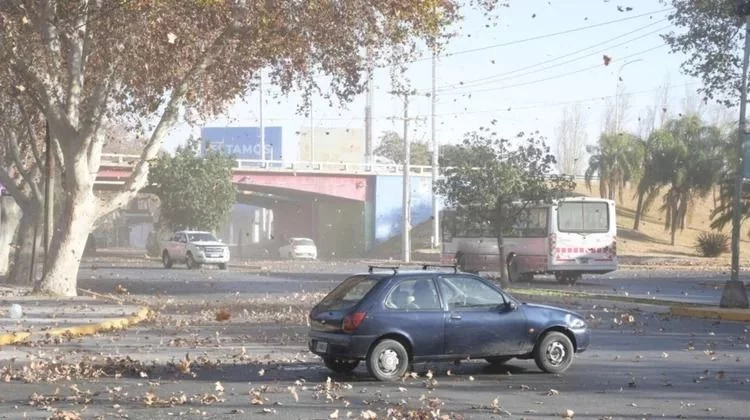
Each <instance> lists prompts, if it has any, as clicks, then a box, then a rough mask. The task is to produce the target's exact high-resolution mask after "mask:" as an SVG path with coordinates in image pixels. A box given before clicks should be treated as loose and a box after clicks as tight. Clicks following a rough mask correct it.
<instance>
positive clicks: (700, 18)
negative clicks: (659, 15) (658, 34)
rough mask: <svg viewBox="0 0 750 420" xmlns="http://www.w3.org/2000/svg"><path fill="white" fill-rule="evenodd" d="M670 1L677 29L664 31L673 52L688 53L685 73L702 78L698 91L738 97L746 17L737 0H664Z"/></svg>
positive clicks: (727, 99)
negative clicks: (738, 12)
mask: <svg viewBox="0 0 750 420" xmlns="http://www.w3.org/2000/svg"><path fill="white" fill-rule="evenodd" d="M661 1H662V3H671V4H672V6H673V7H674V11H673V12H671V13H670V15H669V20H670V22H671V23H672V24H673V25H674V26H676V27H677V30H675V31H671V32H670V33H668V34H665V35H663V37H664V40H665V41H666V42H667V44H669V46H670V48H671V49H672V52H675V53H681V54H686V55H687V59H686V60H685V62H683V63H682V71H683V73H685V74H688V75H690V76H693V77H696V78H699V79H701V81H702V82H703V86H702V87H701V88H699V89H698V91H699V92H700V93H701V94H702V95H704V97H706V98H708V99H715V100H717V101H719V102H721V103H723V104H726V105H734V104H736V103H737V102H738V100H739V93H740V87H741V85H742V45H743V44H744V39H745V37H744V33H742V31H740V28H741V27H742V25H744V23H745V19H744V18H743V17H740V16H737V14H736V13H735V5H736V1H735V0H700V1H696V0H671V1H669V0H661Z"/></svg>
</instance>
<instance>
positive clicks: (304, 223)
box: [96, 154, 432, 257]
mask: <svg viewBox="0 0 750 420" xmlns="http://www.w3.org/2000/svg"><path fill="white" fill-rule="evenodd" d="M139 159H140V156H135V155H117V154H103V155H102V163H101V166H100V170H99V174H98V176H97V183H96V187H97V188H98V189H102V190H106V189H114V188H118V187H119V186H120V185H122V184H124V182H125V181H126V180H127V178H128V177H129V176H130V174H131V170H132V168H133V166H134V164H135V162H137V161H138V160H139ZM411 172H412V181H411V182H412V196H413V197H414V199H413V201H412V224H413V225H416V224H418V223H421V222H423V221H425V220H427V219H429V217H430V216H431V214H432V206H431V191H432V178H431V177H432V168H431V167H429V166H418V165H412V167H411ZM402 174H403V166H402V165H395V164H363V163H346V162H283V161H259V160H238V161H237V165H236V167H235V168H233V170H232V181H233V183H234V184H235V185H236V186H237V189H238V196H237V202H238V203H242V204H249V205H253V206H258V207H263V208H267V209H272V210H273V212H274V235H275V236H276V237H277V238H283V237H290V236H307V237H310V238H313V239H314V240H315V241H316V243H317V244H318V246H319V254H320V255H321V256H326V255H336V256H340V257H348V256H359V255H362V254H364V253H365V252H366V251H367V250H369V249H370V248H371V247H372V246H374V245H375V244H377V243H378V242H381V241H384V240H387V239H389V238H390V237H393V236H395V235H398V234H400V232H401V218H400V214H401V191H402V187H401V185H402V183H403V176H402ZM240 237H242V234H240Z"/></svg>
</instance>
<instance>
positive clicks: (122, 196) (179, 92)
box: [97, 25, 237, 218]
mask: <svg viewBox="0 0 750 420" xmlns="http://www.w3.org/2000/svg"><path fill="white" fill-rule="evenodd" d="M236 30H237V28H236V27H235V26H234V25H230V27H228V28H227V29H226V30H224V31H223V32H222V33H221V34H220V35H219V36H218V37H217V38H216V40H214V42H212V43H211V45H209V46H208V47H207V48H206V50H205V53H204V55H203V57H202V58H201V59H200V60H198V61H196V63H195V64H194V65H193V67H192V68H191V69H190V70H189V71H188V73H187V74H186V75H185V77H183V79H182V81H181V82H180V84H179V85H177V86H176V87H175V88H174V90H173V91H172V95H171V98H170V99H169V102H168V103H167V106H166V108H165V109H164V113H162V117H161V119H160V120H159V123H158V124H157V126H156V129H155V130H154V132H153V133H152V134H151V138H150V139H149V141H148V142H147V143H146V146H145V148H144V150H143V153H141V159H140V161H138V163H137V164H136V165H135V168H133V172H132V173H131V174H130V177H129V178H128V180H127V181H126V182H125V185H124V186H123V188H122V190H120V191H119V192H118V193H117V194H116V195H115V196H114V197H113V198H112V199H111V200H109V201H107V202H105V203H102V205H100V208H99V211H98V212H97V218H98V217H101V216H102V215H106V214H109V213H111V212H113V211H114V210H116V209H118V208H120V207H122V206H124V205H125V204H127V203H128V202H129V201H130V200H131V199H132V198H133V197H134V196H135V195H136V194H137V193H138V191H139V190H140V189H142V188H143V187H145V186H146V182H147V181H148V170H149V165H150V161H151V160H152V159H154V158H155V157H156V155H157V153H158V152H159V147H160V146H161V141H162V140H163V138H164V136H165V135H166V134H167V132H168V131H169V129H171V128H172V126H174V124H175V123H176V122H177V117H178V115H179V108H180V104H181V103H182V100H183V99H184V98H185V95H186V94H187V92H188V90H189V88H190V87H191V86H192V84H193V83H194V82H195V79H196V78H198V76H200V75H201V74H203V73H204V72H205V71H206V69H207V68H208V66H209V65H211V63H212V62H213V60H214V59H216V57H218V56H219V55H220V53H221V51H222V49H221V48H220V46H221V44H222V43H223V42H224V41H225V40H226V39H227V38H228V37H229V36H230V35H231V34H232V33H234V32H235V31H236Z"/></svg>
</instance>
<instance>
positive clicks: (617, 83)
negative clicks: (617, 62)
mask: <svg viewBox="0 0 750 420" xmlns="http://www.w3.org/2000/svg"><path fill="white" fill-rule="evenodd" d="M638 61H643V59H642V58H636V59H635V60H630V61H627V62H625V63H623V65H621V66H620V68H619V69H618V70H617V80H616V81H615V121H614V124H615V127H614V128H615V132H614V134H617V133H619V132H620V118H621V117H622V116H621V115H620V110H619V102H620V101H619V100H618V98H619V97H620V93H619V91H620V78H621V76H620V75H621V74H622V69H624V68H625V66H627V65H628V64H633V63H637V62H638Z"/></svg>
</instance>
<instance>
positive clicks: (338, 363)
mask: <svg viewBox="0 0 750 420" xmlns="http://www.w3.org/2000/svg"><path fill="white" fill-rule="evenodd" d="M323 363H324V364H325V365H326V367H327V368H328V369H330V370H332V371H334V372H336V373H349V372H351V371H353V370H354V369H355V368H356V367H357V366H358V365H359V360H342V359H334V358H331V357H326V358H324V359H323Z"/></svg>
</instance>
